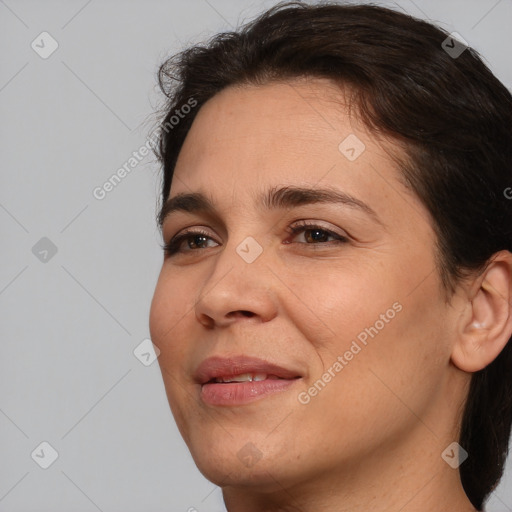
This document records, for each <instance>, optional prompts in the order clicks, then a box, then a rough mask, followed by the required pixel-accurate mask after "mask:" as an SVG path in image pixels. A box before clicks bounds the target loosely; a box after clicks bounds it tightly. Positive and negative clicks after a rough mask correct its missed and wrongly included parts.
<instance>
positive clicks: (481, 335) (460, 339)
mask: <svg viewBox="0 0 512 512" xmlns="http://www.w3.org/2000/svg"><path fill="white" fill-rule="evenodd" d="M511 301H512V254H511V253H510V252H509V251H500V252H498V253H496V254H495V255H494V256H493V258H491V260H490V263H489V264H488V266H487V267H486V269H485V271H484V272H483V273H482V274H480V275H478V276H477V277H475V278H474V280H473V282H472V283H471V285H470V286H469V291H468V294H467V301H466V304H465V308H464V311H463V313H462V314H461V316H460V318H459V323H458V326H457V340H456V342H455V345H454V347H453V350H452V355H451V359H452V362H453V363H454V364H455V365H456V366H457V367H458V368H460V369H461V370H463V371H465V372H476V371H479V370H482V369H483V368H485V367H486V366H487V365H489V364H490V363H491V362H492V361H494V359H496V357H498V355H499V354H500V352H501V351H502V350H503V348H504V347H505V345H506V344H507V342H508V341H509V339H510V337H511V335H512V302H511Z"/></svg>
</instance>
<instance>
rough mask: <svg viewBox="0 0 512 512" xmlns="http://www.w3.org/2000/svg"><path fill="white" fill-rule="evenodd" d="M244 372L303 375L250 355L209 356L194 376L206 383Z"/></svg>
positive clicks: (287, 377)
mask: <svg viewBox="0 0 512 512" xmlns="http://www.w3.org/2000/svg"><path fill="white" fill-rule="evenodd" d="M242 373H266V374H267V375H275V376H276V377H279V378H281V379H295V378H296V377H301V375H300V374H299V373H298V372H297V371H294V370H291V369H288V368H284V367H282V366H279V365H277V364H274V363H270V362H268V361H265V360H263V359H259V358H257V357H249V356H235V357H220V356H214V357H209V358H208V359H205V360H204V361H203V362H202V363H201V364H200V365H199V366H198V367H197V370H196V372H195V375H194V377H195V379H196V381H197V382H198V383H199V384H206V383H207V382H209V381H210V380H212V379H215V378H217V377H230V376H232V375H239V374H242Z"/></svg>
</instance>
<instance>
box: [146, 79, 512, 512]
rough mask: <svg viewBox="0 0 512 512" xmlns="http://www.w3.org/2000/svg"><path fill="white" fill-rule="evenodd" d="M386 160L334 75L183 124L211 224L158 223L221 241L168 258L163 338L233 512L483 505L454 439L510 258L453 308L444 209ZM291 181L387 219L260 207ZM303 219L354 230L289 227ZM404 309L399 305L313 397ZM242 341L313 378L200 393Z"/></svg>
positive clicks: (187, 421)
mask: <svg viewBox="0 0 512 512" xmlns="http://www.w3.org/2000/svg"><path fill="white" fill-rule="evenodd" d="M349 134H355V135H356V136H357V137H358V138H359V139H360V140H361V141H363V142H364V144H365V146H366V149H365V150H364V151H363V153H362V154H361V155H360V156H359V157H358V158H357V159H356V160H354V161H349V160H348V159H347V158H346V157H345V156H344V155H343V154H342V153H341V152H340V150H339V149H338V145H339V144H340V142H341V141H342V140H344V139H345V138H346V137H347V136H348V135H349ZM391 154H396V155H399V156H400V155H402V156H403V149H402V148H400V147H399V146H398V145H397V144H396V143H394V142H393V141H391V140H386V139H382V140H378V141H377V140H376V139H375V137H374V136H373V135H371V134H370V133H369V132H368V131H367V130H366V129H365V127H364V125H363V124H362V123H361V122H360V121H359V120H358V119H357V115H355V113H354V111H353V112H352V114H350V113H349V111H348V109H347V107H346V104H345V103H344V96H343V95H342V94H341V93H340V91H339V90H338V89H335V88H334V87H333V85H332V84H330V83H329V82H328V81H326V80H321V79H310V80H294V81H290V82H283V83H271V84H267V85H258V86H244V87H238V88H234V87H230V88H227V89H224V90H223V91H221V92H220V93H218V94H217V95H216V96H214V97H213V98H212V99H210V100H209V101H208V102H207V103H206V104H205V105H204V106H203V107H201V109H200V111H199V112H198V114H197V117H196V119H195V120H194V123H193V125H192V127H191V130H190V132H189V134H188V135H187V138H186V140H185V143H184V146H183V148H182V150H181V152H180V155H179V159H178V162H177V165H176V169H175V175H174V179H173V182H172V186H171V190H170V196H171V197H174V196H175V195H176V194H178V193H182V192H202V193H204V194H206V195H208V196H209V197H210V198H211V199H212V200H213V201H214V203H215V205H216V214H217V217H216V218H213V217H208V216H206V215H205V214H201V213H186V212H178V213H174V214H173V215H171V216H170V217H169V218H167V219H166V221H165V222H164V225H163V238H164V240H165V241H169V240H170V239H171V238H172V237H174V236H175V235H177V234H180V233H182V232H183V231H184V229H185V228H192V227H196V228H201V229H202V230H206V231H207V233H208V236H209V237H210V238H209V239H207V240H208V242H207V243H206V244H204V245H199V246H198V245H194V243H193V242H194V241H196V243H197V239H192V240H189V241H188V242H187V241H183V242H182V245H181V248H182V251H183V252H181V253H178V254H175V255H173V256H169V257H166V258H164V262H163V266H162V269H161V273H160V276H159V279H158V283H157V286H156V289H155V294H154V297H153V302H152V305H151V312H150V331H151V336H152V340H153V342H154V344H155V345H156V346H157V347H158V348H159V349H160V351H161V354H160V356H159V363H160V367H161V370H162V375H163V379H164V383H165V388H166V393H167V397H168V400H169V404H170V406H171V409H172V412H173V415H174V417H175V420H176V423H177V425H178V428H179V429H180V432H181V434H182V436H183V438H184V440H185V442H186V443H187V445H188V447H189V449H190V452H191V454H192V456H193V458H194V461H195V463H196V464H197V466H198V468H199V470H200V471H201V472H202V473H203V475H204V476H205V477H206V478H208V479H209V480H211V481H212V482H214V483H215V484H217V485H219V486H221V487H222V490H223V496H224V500H225V503H226V506H227V509H228V510H229V512H256V511H258V512H261V511H263V510H265V511H292V510H293V511H295V510H300V511H302V512H308V511H318V510H324V511H337V512H340V511H351V512H362V511H365V512H367V511H368V510H372V511H374V512H380V511H398V510H400V511H401V512H412V511H431V510H438V511H453V510H457V511H461V512H462V511H473V510H475V509H474V508H473V507H472V505H471V503H470V501H469V500H468V498H467V496H466V494H465V493H464V490H463V488H462V485H461V482H460V477H459V471H458V469H453V468H452V467H450V466H449V465H448V464H447V463H446V462H445V461H444V460H443V458H442V457H441V454H442V452H443V451H444V450H445V449H446V448H447V447H448V445H450V444H451V443H452V442H454V441H456V440H457V439H458V430H459V422H460V413H461V410H462V409H461V408H462V405H463V403H464V400H465V398H466V396H467V392H468V389H469V387H468V386H469V382H470V377H471V373H470V372H472V371H476V369H480V368H483V367H485V366H486V364H488V363H489V362H491V361H492V360H493V359H494V358H495V357H496V356H497V355H498V354H499V352H500V350H501V349H502V348H503V346H504V344H505V343H506V340H507V339H508V338H507V333H508V336H510V332H511V331H512V323H511V320H510V306H509V302H510V300H508V301H507V300H504V299H503V297H505V299H506V298H507V297H510V284H509V283H510V267H511V260H510V254H509V253H506V254H505V253H503V254H501V255H499V257H498V258H497V260H496V262H495V263H493V266H492V268H491V269H490V270H489V273H485V274H482V275H480V276H478V277H475V278H474V279H471V280H468V282H467V283H464V285H461V286H460V287H459V288H458V289H457V291H456V293H455V294H454V296H453V297H452V300H451V301H450V303H447V302H446V300H445V299H446V298H445V292H444V290H443V288H442V285H441V281H440V277H439V272H438V270H437V269H436V265H435V253H434V244H435V240H436V237H435V234H434V231H433V228H432V220H431V218H430V216H429V214H428V212H427V211H426V209H425V208H424V207H423V205H422V204H421V203H420V201H419V199H418V198H417V197H416V196H415V195H414V194H413V193H412V192H411V191H410V190H408V189H407V188H406V187H405V186H404V185H403V184H402V182H401V180H400V174H399V171H398V170H397V165H396V162H395V161H394V160H393V159H392V158H391V156H390V155H391ZM284 185H289V186H291V185H295V186H309V187H313V188H315V187H325V186H329V187H332V188H335V189H336V190H339V191H342V192H346V193H348V194H350V195H352V196H355V197H356V198H358V199H359V200H361V201H364V202H365V203H366V204H367V205H369V206H370V207H371V208H372V209H373V210H374V211H375V212H376V214H377V215H378V217H379V219H380V223H379V222H377V221H375V219H374V218H373V217H372V216H370V215H368V214H367V213H365V212H363V211H360V210H358V209H356V208H351V207H349V206H346V205H341V204H311V205H302V206H299V207H294V208H287V209H279V210H268V211H265V210H263V209H262V207H261V203H259V202H258V201H257V197H258V194H259V193H260V192H262V191H265V190H267V189H268V188H269V187H274V186H284ZM299 220H307V221H311V222H313V221H314V223H315V224H317V225H320V226H321V228H322V229H327V230H329V231H332V232H334V233H335V234H338V235H342V236H346V237H347V238H348V240H347V241H346V242H345V243H338V244H336V242H333V240H336V237H332V236H330V237H328V238H327V237H326V238H325V239H322V241H321V242H318V241H316V240H315V239H312V236H311V234H312V232H311V231H307V230H306V231H301V232H298V233H296V234H294V235H291V234H290V233H288V232H287V231H286V229H287V227H289V226H291V225H294V224H296V223H297V221H299ZM322 233H324V232H322ZM324 234H325V233H324ZM248 236H251V237H253V238H254V239H255V240H256V241H257V242H258V243H259V244H260V246H261V247H262V249H263V252H262V254H261V255H260V256H259V257H258V258H257V259H256V260H255V261H253V262H252V263H247V262H246V261H244V259H242V258H241V257H240V256H239V254H238V253H237V251H236V248H237V246H238V245H239V244H240V243H241V242H242V241H243V240H244V239H245V238H246V237H248ZM323 240H325V241H323ZM313 245H314V247H313ZM485 290H487V291H485ZM484 291H485V293H484ZM498 295H500V296H502V298H501V299H499V298H498ZM397 302H398V303H399V304H400V305H401V306H402V309H401V310H400V312H397V313H396V315H395V316H394V318H393V319H391V320H389V321H388V322H387V323H385V326H384V327H383V328H382V329H380V330H379V332H378V334H377V335H375V337H374V338H368V342H367V345H366V346H364V345H362V344H361V343H359V345H360V346H361V347H362V348H361V351H360V352H358V353H357V355H355V356H354V357H353V359H352V360H350V361H347V364H346V366H344V367H343V369H342V370H341V371H339V372H338V373H336V374H335V375H336V376H335V377H333V378H332V379H331V380H330V382H329V383H327V384H326V385H325V387H324V388H323V389H322V390H321V391H320V392H318V393H317V394H316V396H312V397H310V401H309V403H307V404H303V403H300V402H299V400H298V394H299V393H301V392H302V393H303V395H302V396H304V393H307V391H308V389H309V388H311V386H313V384H314V383H315V382H316V381H317V380H318V379H320V378H322V375H323V374H324V373H325V372H326V371H327V370H328V369H329V368H330V367H332V366H333V364H334V363H335V361H336V360H337V357H338V356H339V355H343V354H344V353H345V352H346V351H347V350H349V349H350V346H351V344H352V342H353V341H354V340H356V339H357V338H356V337H357V335H358V334H359V333H361V332H362V331H364V329H365V328H368V327H370V326H374V325H375V323H376V321H377V320H379V319H380V318H382V317H381V316H380V315H382V314H385V313H386V311H387V310H389V309H390V308H392V305H393V304H395V303H397ZM498 320H499V321H498ZM496 326H498V327H496ZM238 354H245V355H249V356H256V357H260V358H263V359H266V360H269V361H272V362H275V363H278V364H280V365H281V366H285V367H289V368H293V369H295V370H297V371H298V372H299V373H300V375H301V376H302V378H301V379H300V380H299V381H298V382H296V383H295V384H294V386H293V388H290V389H289V390H287V391H285V392H281V393H277V394H275V395H271V396H267V397H265V398H264V399H261V400H257V401H254V402H251V403H249V404H244V405H242V406H237V407H229V406H224V407H219V406H209V405H206V404H204V403H203V402H202V401H201V399H200V385H198V384H197V383H196V382H195V381H194V379H193V373H194V371H195V369H196V368H197V366H198V364H199V363H200V362H201V361H203V360H204V359H206V358H207V357H210V356H212V355H222V356H231V355H238ZM247 443H252V444H251V445H249V447H250V448H247V447H246V448H245V450H250V451H252V453H254V454H257V457H256V458H257V459H258V457H259V459H258V460H256V462H255V463H253V464H252V465H250V467H248V466H247V465H246V464H244V463H243V461H242V459H241V458H240V457H239V456H238V453H239V451H240V450H241V449H242V448H243V447H244V446H246V445H247ZM242 453H244V452H242Z"/></svg>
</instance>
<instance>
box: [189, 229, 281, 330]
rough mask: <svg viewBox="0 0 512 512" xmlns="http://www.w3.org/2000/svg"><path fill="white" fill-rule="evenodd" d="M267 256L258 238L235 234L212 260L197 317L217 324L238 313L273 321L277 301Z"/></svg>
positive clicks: (199, 301)
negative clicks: (206, 318)
mask: <svg viewBox="0 0 512 512" xmlns="http://www.w3.org/2000/svg"><path fill="white" fill-rule="evenodd" d="M244 231H245V233H247V232H248V230H247V229H245V230H244ZM249 232H250V230H249ZM256 236H258V235H256ZM259 238H261V235H260V236H259ZM266 256H267V255H266V254H265V249H264V247H263V243H260V241H258V240H257V239H256V237H255V236H252V235H247V236H245V237H244V236H243V235H238V236H237V235H236V234H234V235H233V236H232V237H231V238H230V239H229V240H228V242H227V243H226V245H225V247H224V248H223V250H222V251H220V252H219V253H218V254H217V255H215V256H214V257H213V258H214V259H215V262H214V263H212V265H213V269H212V271H211V273H210V274H209V276H208V279H207V280H206V281H205V283H204V287H203V289H202V290H201V294H200V297H199V299H198V301H197V303H196V316H197V317H198V318H201V317H204V316H205V315H206V316H207V317H210V318H212V319H213V320H214V321H215V322H217V323H222V322H225V321H227V318H228V315H229V318H231V317H232V316H233V315H232V313H234V312H239V311H243V312H244V313H246V312H251V313H253V315H251V316H254V315H260V316H262V317H264V318H266V319H269V318H271V317H272V316H273V313H274V311H275V301H274V294H273V293H272V291H271V289H272V288H271V285H270V283H269V282H268V281H269V280H271V279H272V273H271V272H269V271H268V269H267V264H268V258H267V257H266Z"/></svg>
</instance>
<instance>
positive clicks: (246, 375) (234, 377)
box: [215, 373, 267, 382]
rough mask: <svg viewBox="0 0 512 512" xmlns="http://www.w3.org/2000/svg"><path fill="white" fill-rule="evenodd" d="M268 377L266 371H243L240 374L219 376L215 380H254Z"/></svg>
mask: <svg viewBox="0 0 512 512" xmlns="http://www.w3.org/2000/svg"><path fill="white" fill-rule="evenodd" d="M266 378H267V374H266V373H242V374H240V375H231V376H229V377H217V378H216V379H215V382H252V381H253V380H256V381H260V380H265V379H266Z"/></svg>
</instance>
